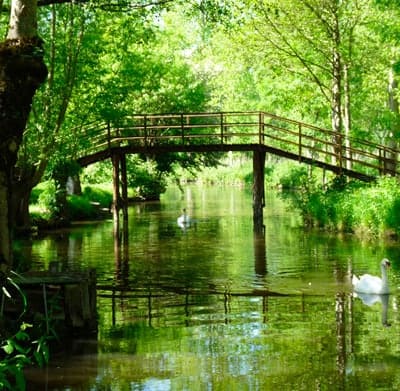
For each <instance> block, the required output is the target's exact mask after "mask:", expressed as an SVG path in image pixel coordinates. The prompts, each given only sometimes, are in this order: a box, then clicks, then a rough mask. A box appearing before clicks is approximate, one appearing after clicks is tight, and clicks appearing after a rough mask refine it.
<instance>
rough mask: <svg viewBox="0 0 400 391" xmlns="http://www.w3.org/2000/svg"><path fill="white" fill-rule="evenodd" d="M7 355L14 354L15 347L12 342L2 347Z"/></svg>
mask: <svg viewBox="0 0 400 391" xmlns="http://www.w3.org/2000/svg"><path fill="white" fill-rule="evenodd" d="M1 348H2V349H3V350H4V351H5V352H6V353H7V354H12V353H13V352H14V346H13V344H12V343H11V342H10V341H7V345H3V346H2V347H1Z"/></svg>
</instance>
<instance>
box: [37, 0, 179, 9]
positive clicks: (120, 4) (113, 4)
mask: <svg viewBox="0 0 400 391" xmlns="http://www.w3.org/2000/svg"><path fill="white" fill-rule="evenodd" d="M73 2H74V3H82V4H84V3H89V2H90V0H38V3H37V4H38V6H39V7H40V6H46V5H51V4H64V3H73ZM171 2H173V0H154V1H151V0H149V1H148V2H146V3H141V2H134V1H129V0H116V1H106V0H105V1H100V2H99V3H98V5H97V7H99V8H103V9H110V10H112V9H118V8H130V9H140V8H147V7H153V6H159V5H165V4H168V3H171Z"/></svg>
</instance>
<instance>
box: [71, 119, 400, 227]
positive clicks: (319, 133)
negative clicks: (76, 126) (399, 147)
mask: <svg viewBox="0 0 400 391" xmlns="http://www.w3.org/2000/svg"><path fill="white" fill-rule="evenodd" d="M81 132H82V138H83V139H85V140H87V145H86V148H85V150H84V153H82V154H81V155H80V156H78V162H79V163H80V164H81V165H82V166H87V165H90V164H92V163H95V162H98V161H101V160H105V159H112V161H113V167H114V175H113V177H114V203H115V205H124V204H125V203H124V200H126V199H127V196H126V193H127V188H126V165H125V156H126V155H127V154H135V153H141V154H151V155H154V154H162V153H168V152H191V153H207V152H224V151H252V152H253V168H254V193H253V208H254V218H255V221H256V220H257V219H258V220H259V219H260V218H261V220H262V208H263V206H264V164H265V155H266V153H270V154H273V155H277V156H280V157H283V158H287V159H292V160H296V161H298V162H302V163H305V164H309V165H313V166H317V167H320V168H323V169H325V170H329V171H332V172H334V173H336V174H338V175H345V176H348V177H351V178H356V179H359V180H363V181H372V180H374V179H375V178H376V177H377V176H380V175H385V174H388V175H397V174H398V173H399V172H398V170H397V167H398V166H399V165H398V154H397V151H396V150H395V149H392V148H389V147H387V146H383V145H379V144H376V143H373V142H370V141H368V140H362V139H357V138H350V137H345V136H344V135H343V134H337V133H336V132H333V131H330V130H327V129H323V128H320V127H317V126H313V125H309V124H305V123H302V122H299V121H294V120H291V119H287V118H283V117H280V116H277V115H274V114H270V113H266V112H219V113H179V114H152V115H148V114H144V115H132V116H127V117H124V118H121V119H120V120H118V121H114V122H113V123H111V122H93V123H91V124H89V125H86V126H85V127H83V128H82V130H81ZM120 185H121V188H122V195H121V196H120V195H119V189H120ZM120 200H122V202H119V201H120ZM115 209H116V210H118V207H117V208H115Z"/></svg>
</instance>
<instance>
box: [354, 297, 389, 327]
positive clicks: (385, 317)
mask: <svg viewBox="0 0 400 391" xmlns="http://www.w3.org/2000/svg"><path fill="white" fill-rule="evenodd" d="M389 296H390V295H389V294H384V295H375V294H367V293H354V297H358V298H359V299H361V301H362V302H363V303H364V304H365V305H367V306H369V307H371V306H373V305H374V304H375V303H381V305H382V325H383V326H386V327H389V326H391V324H390V323H389V322H388V307H389Z"/></svg>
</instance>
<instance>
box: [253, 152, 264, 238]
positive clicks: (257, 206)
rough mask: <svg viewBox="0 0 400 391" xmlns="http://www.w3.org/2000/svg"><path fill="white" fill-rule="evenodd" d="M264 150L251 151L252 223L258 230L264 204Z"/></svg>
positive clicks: (261, 220) (261, 225)
mask: <svg viewBox="0 0 400 391" xmlns="http://www.w3.org/2000/svg"><path fill="white" fill-rule="evenodd" d="M264 171H265V151H263V150H261V149H255V150H254V151H253V223H254V229H255V230H256V231H259V230H260V229H262V227H263V208H264V206H265V189H264Z"/></svg>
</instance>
